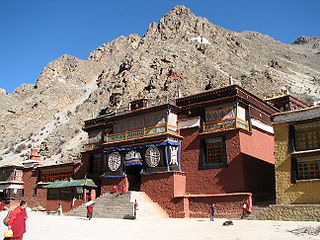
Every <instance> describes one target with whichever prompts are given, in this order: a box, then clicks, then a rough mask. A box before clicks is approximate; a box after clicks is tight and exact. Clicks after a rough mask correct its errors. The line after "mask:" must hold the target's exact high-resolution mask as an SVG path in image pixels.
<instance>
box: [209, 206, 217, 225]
mask: <svg viewBox="0 0 320 240" xmlns="http://www.w3.org/2000/svg"><path fill="white" fill-rule="evenodd" d="M216 211H217V208H216V207H215V205H214V204H213V203H212V205H211V207H210V209H209V213H210V221H214V218H215V215H216Z"/></svg>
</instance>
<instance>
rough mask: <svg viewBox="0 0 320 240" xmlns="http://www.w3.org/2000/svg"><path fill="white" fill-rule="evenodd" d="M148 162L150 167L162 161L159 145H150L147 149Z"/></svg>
mask: <svg viewBox="0 0 320 240" xmlns="http://www.w3.org/2000/svg"><path fill="white" fill-rule="evenodd" d="M145 158H146V163H147V165H148V166H149V167H156V166H158V164H159V162H160V152H159V149H158V148H157V147H149V148H148V149H147V151H146V155H145Z"/></svg>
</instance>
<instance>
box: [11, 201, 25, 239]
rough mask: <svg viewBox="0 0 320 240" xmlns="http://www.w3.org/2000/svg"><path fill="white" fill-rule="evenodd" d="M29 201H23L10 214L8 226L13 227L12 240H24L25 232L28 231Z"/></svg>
mask: <svg viewBox="0 0 320 240" xmlns="http://www.w3.org/2000/svg"><path fill="white" fill-rule="evenodd" d="M26 207H27V202H26V201H21V202H20V205H19V206H18V207H16V208H15V209H14V210H13V211H12V213H11V214H10V220H9V223H8V228H9V229H12V231H13V237H12V238H10V239H12V240H22V237H23V234H24V233H25V232H26V220H27V218H28V216H27V212H26Z"/></svg>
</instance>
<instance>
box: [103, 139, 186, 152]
mask: <svg viewBox="0 0 320 240" xmlns="http://www.w3.org/2000/svg"><path fill="white" fill-rule="evenodd" d="M167 145H170V146H179V145H180V143H179V142H178V141H172V140H165V141H162V142H156V143H148V144H142V145H134V146H127V147H117V148H112V149H106V150H104V152H106V153H111V152H118V151H130V150H134V149H141V148H148V147H159V146H167Z"/></svg>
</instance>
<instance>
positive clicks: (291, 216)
mask: <svg viewBox="0 0 320 240" xmlns="http://www.w3.org/2000/svg"><path fill="white" fill-rule="evenodd" d="M250 219H257V220H280V221H283V220H284V221H320V204H292V205H291V204H290V205H289V204H288V205H282V204H279V205H270V206H269V207H265V208H263V209H260V210H257V212H254V211H253V213H252V216H250Z"/></svg>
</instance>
